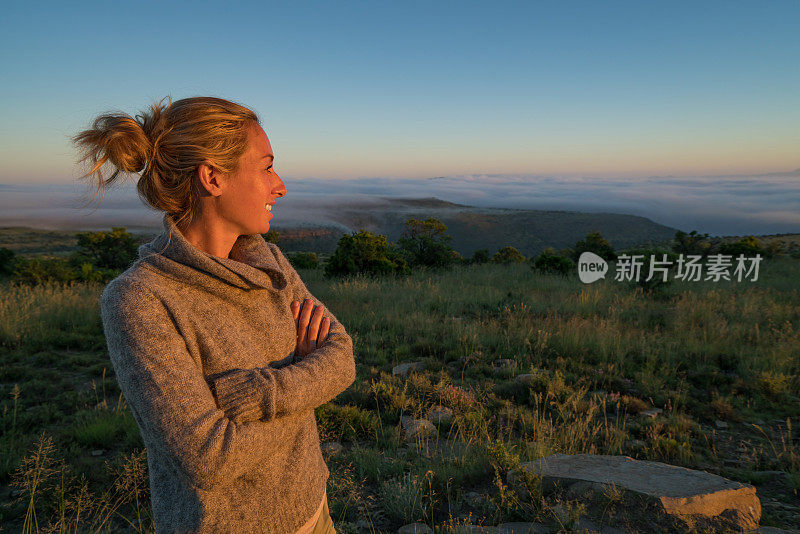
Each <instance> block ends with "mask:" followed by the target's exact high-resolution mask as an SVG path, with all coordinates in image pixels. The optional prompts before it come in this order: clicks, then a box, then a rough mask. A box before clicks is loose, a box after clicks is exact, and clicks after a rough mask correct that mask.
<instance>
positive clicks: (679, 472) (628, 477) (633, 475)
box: [521, 454, 761, 529]
mask: <svg viewBox="0 0 800 534" xmlns="http://www.w3.org/2000/svg"><path fill="white" fill-rule="evenodd" d="M521 467H522V468H523V469H525V470H531V471H532V472H534V473H536V474H538V475H539V476H541V477H542V483H543V486H546V485H547V484H552V483H554V482H558V483H560V484H561V485H563V486H569V485H571V484H573V483H577V482H584V483H585V482H590V483H594V484H597V485H611V484H614V485H615V486H616V487H618V488H624V489H626V490H628V491H632V492H634V493H639V494H642V495H645V496H647V497H649V498H652V499H654V500H656V501H657V502H660V503H661V506H663V508H664V512H666V513H667V514H669V515H673V516H689V517H692V516H695V517H701V518H707V519H713V518H716V517H719V516H721V515H723V513H724V516H725V517H726V518H728V519H729V520H730V519H733V520H734V521H735V522H736V523H737V524H738V526H739V527H740V528H742V529H754V528H757V527H758V522H759V521H760V520H761V502H760V501H759V499H758V497H757V496H756V489H755V488H754V487H753V486H751V485H749V484H742V483H741V482H735V481H733V480H728V479H726V478H723V477H721V476H718V475H714V474H711V473H706V472H705V471H696V470H693V469H687V468H685V467H678V466H674V465H668V464H664V463H660V462H650V461H644V460H634V459H633V458H630V457H628V456H608V455H599V454H575V455H569V454H554V455H552V456H547V457H545V458H540V459H539V460H536V461H534V462H526V463H523V464H522V466H521ZM731 516H735V519H734V518H733V517H731Z"/></svg>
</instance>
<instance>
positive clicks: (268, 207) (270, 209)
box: [264, 204, 272, 212]
mask: <svg viewBox="0 0 800 534" xmlns="http://www.w3.org/2000/svg"><path fill="white" fill-rule="evenodd" d="M264 208H265V209H266V210H267V211H269V212H271V211H272V206H270V205H269V204H265V206H264Z"/></svg>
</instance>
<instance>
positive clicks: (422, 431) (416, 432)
mask: <svg viewBox="0 0 800 534" xmlns="http://www.w3.org/2000/svg"><path fill="white" fill-rule="evenodd" d="M400 425H401V426H402V427H403V435H404V436H405V440H406V441H415V440H417V439H425V438H428V437H431V436H435V435H436V434H437V430H436V427H435V426H433V423H431V422H430V421H428V420H427V419H414V418H413V417H407V416H403V417H401V418H400Z"/></svg>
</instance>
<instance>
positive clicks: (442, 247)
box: [397, 217, 460, 267]
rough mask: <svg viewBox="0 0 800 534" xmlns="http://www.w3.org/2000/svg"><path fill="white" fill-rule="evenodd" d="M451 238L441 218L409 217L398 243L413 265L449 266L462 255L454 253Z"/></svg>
mask: <svg viewBox="0 0 800 534" xmlns="http://www.w3.org/2000/svg"><path fill="white" fill-rule="evenodd" d="M451 240H452V238H451V237H450V236H449V235H447V226H445V224H444V223H443V222H442V221H440V220H439V219H435V218H433V217H429V218H428V219H427V220H424V221H422V220H417V219H408V220H407V221H406V223H405V228H404V229H403V236H402V237H401V238H400V239H398V240H397V244H398V245H399V247H400V250H401V251H402V252H403V254H404V255H405V257H406V259H407V260H408V263H410V264H411V265H425V266H427V267H448V266H450V265H452V264H453V263H455V262H456V261H458V257H459V256H460V255H459V256H457V255H456V254H457V253H456V254H454V252H455V251H454V250H453V248H452V247H451V246H450V244H449V243H450V241H451Z"/></svg>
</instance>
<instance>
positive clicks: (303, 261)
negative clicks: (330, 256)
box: [286, 252, 319, 269]
mask: <svg viewBox="0 0 800 534" xmlns="http://www.w3.org/2000/svg"><path fill="white" fill-rule="evenodd" d="M286 259H288V260H289V263H291V264H292V267H294V268H295V269H317V268H319V257H317V255H316V254H315V253H313V252H295V253H294V254H287V255H286Z"/></svg>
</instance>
